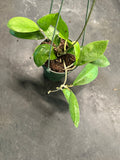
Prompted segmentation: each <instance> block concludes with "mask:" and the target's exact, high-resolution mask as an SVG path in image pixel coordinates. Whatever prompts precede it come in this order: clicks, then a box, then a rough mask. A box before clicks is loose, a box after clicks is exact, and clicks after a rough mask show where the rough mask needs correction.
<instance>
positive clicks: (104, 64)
mask: <svg viewBox="0 0 120 160" xmlns="http://www.w3.org/2000/svg"><path fill="white" fill-rule="evenodd" d="M92 63H93V64H95V65H97V66H98V67H107V66H109V65H110V62H109V61H108V59H107V57H105V56H104V55H102V56H100V57H99V58H98V59H97V60H96V61H94V62H92Z"/></svg>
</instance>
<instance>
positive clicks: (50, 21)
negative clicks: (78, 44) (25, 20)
mask: <svg viewBox="0 0 120 160" xmlns="http://www.w3.org/2000/svg"><path fill="white" fill-rule="evenodd" d="M57 18H58V13H54V14H48V15H46V16H43V17H42V18H40V19H39V20H38V21H37V24H38V25H39V27H40V28H41V29H42V30H43V31H46V30H47V29H48V27H49V26H50V25H52V26H53V27H55V25H56V22H57ZM57 30H58V31H59V32H60V33H61V34H62V35H63V36H64V37H65V39H68V36H69V31H68V27H67V25H66V23H65V22H64V21H63V20H62V18H61V16H60V18H59V22H58V25H57Z"/></svg>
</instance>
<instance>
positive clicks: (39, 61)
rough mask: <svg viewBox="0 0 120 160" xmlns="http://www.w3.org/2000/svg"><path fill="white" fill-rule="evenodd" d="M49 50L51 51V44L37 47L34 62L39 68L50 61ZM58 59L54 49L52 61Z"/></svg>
mask: <svg viewBox="0 0 120 160" xmlns="http://www.w3.org/2000/svg"><path fill="white" fill-rule="evenodd" d="M49 50H50V45H49V44H41V45H39V46H38V47H36V49H35V51H34V53H33V57H34V62H35V64H36V65H37V66H38V67H39V66H42V65H43V64H44V63H45V62H46V61H47V60H48V58H49ZM56 58H57V57H56V56H55V54H54V51H53V48H52V51H51V57H50V59H51V60H54V59H56Z"/></svg>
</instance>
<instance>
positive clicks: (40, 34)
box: [10, 30, 45, 40]
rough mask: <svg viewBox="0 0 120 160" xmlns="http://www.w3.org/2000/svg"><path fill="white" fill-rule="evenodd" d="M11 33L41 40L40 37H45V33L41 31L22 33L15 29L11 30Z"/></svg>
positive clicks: (24, 37) (20, 36)
mask: <svg viewBox="0 0 120 160" xmlns="http://www.w3.org/2000/svg"><path fill="white" fill-rule="evenodd" d="M10 34H12V35H13V36H15V37H18V38H23V39H35V40H39V39H43V38H45V37H44V35H43V34H42V33H41V32H40V31H36V32H30V33H20V32H15V31H13V30H10Z"/></svg>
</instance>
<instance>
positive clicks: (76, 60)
mask: <svg viewBox="0 0 120 160" xmlns="http://www.w3.org/2000/svg"><path fill="white" fill-rule="evenodd" d="M74 50H75V65H76V66H77V65H78V64H79V59H80V45H79V42H77V43H76V44H75V45H74Z"/></svg>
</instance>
